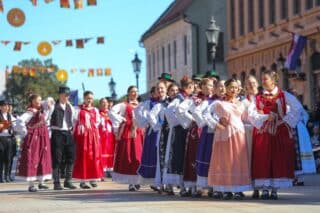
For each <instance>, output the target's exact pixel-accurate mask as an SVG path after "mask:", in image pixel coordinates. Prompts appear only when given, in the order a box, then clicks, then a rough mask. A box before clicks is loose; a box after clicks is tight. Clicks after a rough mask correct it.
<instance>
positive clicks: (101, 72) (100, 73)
mask: <svg viewBox="0 0 320 213" xmlns="http://www.w3.org/2000/svg"><path fill="white" fill-rule="evenodd" d="M102 74H103V71H102V69H101V68H98V69H97V76H102Z"/></svg>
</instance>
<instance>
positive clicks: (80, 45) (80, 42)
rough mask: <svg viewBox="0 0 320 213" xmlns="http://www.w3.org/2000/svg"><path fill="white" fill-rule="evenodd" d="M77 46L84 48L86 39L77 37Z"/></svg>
mask: <svg viewBox="0 0 320 213" xmlns="http://www.w3.org/2000/svg"><path fill="white" fill-rule="evenodd" d="M76 47H77V48H84V40H83V39H77V40H76Z"/></svg>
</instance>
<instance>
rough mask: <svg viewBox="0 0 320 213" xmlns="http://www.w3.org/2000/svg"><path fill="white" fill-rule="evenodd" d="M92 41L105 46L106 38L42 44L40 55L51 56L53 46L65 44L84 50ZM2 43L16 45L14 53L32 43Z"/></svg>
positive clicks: (39, 48) (7, 41)
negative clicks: (94, 40)
mask: <svg viewBox="0 0 320 213" xmlns="http://www.w3.org/2000/svg"><path fill="white" fill-rule="evenodd" d="M92 39H96V43H97V44H98V45H101V44H104V42H105V38H104V36H99V37H96V38H93V37H91V38H81V39H67V40H53V41H50V42H40V43H39V44H38V53H39V54H40V55H43V56H46V55H49V54H50V53H51V50H52V46H51V44H52V45H54V46H57V45H60V44H61V43H63V42H64V43H65V46H66V47H73V46H75V47H76V48H78V49H83V48H84V47H85V44H87V43H88V42H89V41H91V40H92ZM0 43H1V44H3V45H4V46H8V45H9V44H10V43H14V45H13V51H21V50H22V47H23V45H29V44H31V42H30V41H9V40H0Z"/></svg>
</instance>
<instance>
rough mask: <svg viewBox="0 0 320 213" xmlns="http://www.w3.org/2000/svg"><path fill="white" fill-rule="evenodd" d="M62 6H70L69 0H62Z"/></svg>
mask: <svg viewBox="0 0 320 213" xmlns="http://www.w3.org/2000/svg"><path fill="white" fill-rule="evenodd" d="M60 7H61V8H70V2H69V0H60Z"/></svg>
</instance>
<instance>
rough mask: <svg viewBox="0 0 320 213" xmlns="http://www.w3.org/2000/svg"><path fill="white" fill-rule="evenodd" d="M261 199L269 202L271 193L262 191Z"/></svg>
mask: <svg viewBox="0 0 320 213" xmlns="http://www.w3.org/2000/svg"><path fill="white" fill-rule="evenodd" d="M261 199H262V200H268V199H269V191H268V190H263V191H262V194H261Z"/></svg>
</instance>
